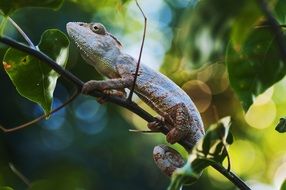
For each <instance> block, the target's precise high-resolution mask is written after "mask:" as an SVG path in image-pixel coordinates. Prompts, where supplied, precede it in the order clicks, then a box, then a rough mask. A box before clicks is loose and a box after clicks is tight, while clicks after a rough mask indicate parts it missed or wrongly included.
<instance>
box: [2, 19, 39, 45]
mask: <svg viewBox="0 0 286 190" xmlns="http://www.w3.org/2000/svg"><path fill="white" fill-rule="evenodd" d="M7 18H8V20H9V22H11V24H12V25H13V26H14V27H15V28H16V29H17V30H18V32H19V33H20V34H21V36H22V37H23V38H24V39H25V40H26V42H27V43H28V44H29V46H30V47H31V48H33V49H36V46H35V45H34V44H33V42H32V41H31V39H30V38H29V37H28V36H27V34H26V33H25V32H24V31H23V30H22V28H21V27H20V26H19V25H18V24H17V23H16V22H15V21H14V20H13V19H12V18H11V17H9V16H8V17H7Z"/></svg>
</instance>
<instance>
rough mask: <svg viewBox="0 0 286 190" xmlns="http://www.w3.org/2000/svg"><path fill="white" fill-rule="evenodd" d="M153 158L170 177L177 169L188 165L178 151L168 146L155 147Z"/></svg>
mask: <svg viewBox="0 0 286 190" xmlns="http://www.w3.org/2000/svg"><path fill="white" fill-rule="evenodd" d="M153 158H154V161H155V163H156V165H157V166H158V167H159V169H160V170H161V171H162V172H163V173H164V174H166V175H167V176H169V177H171V176H172V174H173V172H174V171H175V170H176V169H177V168H181V167H183V166H184V165H185V163H186V162H185V160H184V159H183V157H182V156H181V155H180V154H179V153H178V152H177V151H176V150H174V149H173V148H171V147H169V146H167V145H158V146H155V147H154V150H153Z"/></svg>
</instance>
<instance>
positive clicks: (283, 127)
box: [275, 118, 286, 133]
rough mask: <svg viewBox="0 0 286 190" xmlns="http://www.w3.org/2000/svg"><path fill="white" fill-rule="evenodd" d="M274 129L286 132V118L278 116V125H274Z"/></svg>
mask: <svg viewBox="0 0 286 190" xmlns="http://www.w3.org/2000/svg"><path fill="white" fill-rule="evenodd" d="M275 130H276V131H278V132H279V133H285V132H286V118H280V121H279V123H278V125H277V126H276V127H275Z"/></svg>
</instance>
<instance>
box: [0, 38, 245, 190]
mask: <svg viewBox="0 0 286 190" xmlns="http://www.w3.org/2000/svg"><path fill="white" fill-rule="evenodd" d="M0 42H2V43H4V44H6V45H9V46H11V47H13V48H15V49H18V50H20V51H23V52H25V53H28V54H29V55H32V56H35V57H36V58H38V59H39V60H41V61H43V62H44V63H45V64H47V65H48V66H49V67H51V68H52V69H53V70H55V71H56V72H57V73H58V74H60V75H61V76H63V77H64V78H65V79H66V80H69V81H71V82H72V83H74V84H75V85H76V86H77V88H78V90H81V89H82V87H83V84H84V82H83V81H81V80H80V79H79V78H77V77H76V76H75V75H73V74H72V73H71V72H69V71H67V70H65V69H63V68H62V67H61V66H59V65H58V64H57V63H56V62H55V61H53V60H52V59H51V58H50V57H49V56H47V55H46V54H44V53H42V52H41V51H38V50H36V49H33V48H31V47H28V46H26V45H24V44H22V43H19V42H17V41H15V40H13V39H11V38H8V37H2V36H0ZM88 95H90V96H93V97H101V98H104V99H105V100H107V101H109V102H112V103H114V104H117V105H119V106H121V107H124V108H126V109H128V110H129V111H131V112H133V113H135V114H137V115H138V116H140V117H141V118H143V119H144V120H145V121H147V122H152V121H156V118H155V117H153V116H152V115H150V114H149V113H148V112H146V111H145V110H143V109H142V108H140V107H139V106H138V105H137V104H136V103H134V102H132V101H129V100H128V99H122V98H119V97H115V96H108V95H106V94H104V93H102V92H100V91H93V92H91V93H90V94H88ZM159 131H160V132H161V133H163V134H164V135H166V134H167V133H168V132H169V130H168V128H167V127H166V126H164V125H161V126H160V129H159ZM178 143H179V144H180V145H182V146H183V147H184V148H185V149H186V150H187V151H188V152H189V151H190V150H191V149H192V146H191V143H190V142H188V141H187V140H184V141H179V142H178ZM211 166H212V167H213V168H214V169H216V170H217V171H218V172H220V173H221V174H222V175H224V176H225V177H227V178H228V179H229V180H230V181H231V182H232V183H233V184H234V185H235V186H236V187H238V188H240V189H242V190H250V188H249V187H248V186H247V185H246V184H245V183H244V182H243V181H242V180H241V179H240V178H239V177H237V176H236V175H235V174H233V173H232V172H231V171H227V170H226V169H225V168H224V167H223V166H220V165H218V164H212V165H211Z"/></svg>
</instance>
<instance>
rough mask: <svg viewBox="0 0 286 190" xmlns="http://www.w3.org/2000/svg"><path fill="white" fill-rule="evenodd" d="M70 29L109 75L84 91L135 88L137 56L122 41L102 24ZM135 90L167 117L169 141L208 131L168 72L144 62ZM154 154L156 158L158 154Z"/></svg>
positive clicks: (90, 59) (81, 48) (83, 49)
mask: <svg viewBox="0 0 286 190" xmlns="http://www.w3.org/2000/svg"><path fill="white" fill-rule="evenodd" d="M67 32H68V35H69V36H70V38H71V39H72V41H74V43H75V44H76V46H77V47H78V48H79V51H80V54H81V56H82V57H83V58H84V60H85V61H86V62H87V63H89V64H91V65H92V66H93V67H94V68H95V69H96V70H97V71H98V72H99V73H101V74H102V75H104V76H106V77H108V78H109V79H107V80H103V81H94V80H92V81H89V82H87V83H86V84H85V85H84V87H83V92H86V93H87V92H89V91H92V90H95V89H97V90H102V91H109V92H110V90H113V93H114V92H117V93H118V94H124V92H125V91H124V89H125V88H131V86H132V84H133V80H134V73H135V70H136V65H137V60H135V59H134V58H133V57H131V56H130V55H128V54H126V53H124V52H123V51H122V46H121V43H120V42H119V41H118V40H117V39H116V38H115V37H114V36H113V35H112V34H110V33H109V32H108V31H107V30H106V29H105V27H104V26H103V25H102V24H100V23H83V22H70V23H68V24H67ZM135 93H136V94H137V95H138V96H139V98H141V99H142V100H143V101H144V102H145V103H146V104H147V105H149V106H150V107H151V108H152V109H154V110H155V111H156V112H157V113H158V114H159V115H160V116H161V117H162V118H163V119H164V123H165V124H166V126H167V127H168V129H169V133H168V134H167V141H168V142H169V143H171V144H173V143H175V142H177V141H179V140H184V139H185V138H188V140H189V142H191V144H192V145H195V144H196V143H197V142H198V141H199V139H201V138H202V137H203V135H204V134H205V132H204V126H203V122H202V119H201V117H200V114H199V112H198V110H197V108H196V106H195V105H194V103H193V101H192V100H191V99H190V97H189V96H188V95H187V94H186V93H185V92H184V91H183V90H182V89H181V88H180V87H179V86H177V85H176V84H175V83H174V82H173V81H171V80H170V79H169V78H167V77H166V76H165V75H163V74H161V73H159V72H157V71H154V70H152V69H151V68H149V67H147V66H145V65H143V64H142V65H141V66H140V68H139V75H138V78H137V81H136V86H135ZM148 127H149V128H150V129H154V128H156V122H152V123H149V124H148ZM157 152H158V151H157ZM155 154H156V153H155ZM154 158H155V161H156V155H154ZM157 158H158V155H157ZM159 167H160V166H159Z"/></svg>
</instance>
